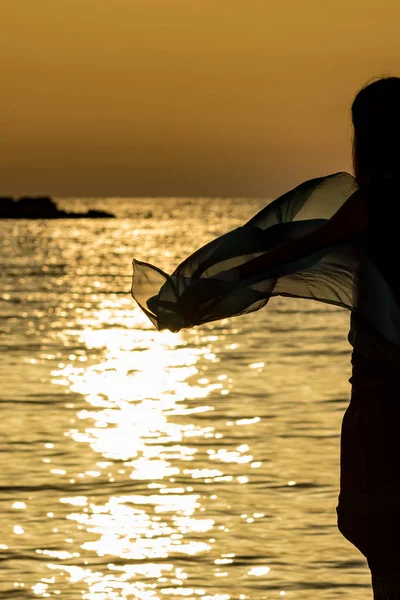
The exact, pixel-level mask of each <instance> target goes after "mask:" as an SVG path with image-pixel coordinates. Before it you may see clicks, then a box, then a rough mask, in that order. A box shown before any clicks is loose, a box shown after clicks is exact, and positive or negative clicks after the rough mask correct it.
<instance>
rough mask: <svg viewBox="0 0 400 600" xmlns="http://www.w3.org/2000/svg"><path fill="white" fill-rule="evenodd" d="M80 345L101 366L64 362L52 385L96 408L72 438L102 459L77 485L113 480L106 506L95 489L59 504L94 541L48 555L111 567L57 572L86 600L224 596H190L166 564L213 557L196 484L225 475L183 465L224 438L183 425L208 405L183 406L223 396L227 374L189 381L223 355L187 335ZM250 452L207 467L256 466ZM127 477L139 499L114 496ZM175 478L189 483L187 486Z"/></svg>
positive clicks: (110, 333) (134, 333)
mask: <svg viewBox="0 0 400 600" xmlns="http://www.w3.org/2000/svg"><path fill="white" fill-rule="evenodd" d="M103 313H104V311H103ZM102 316H103V318H106V317H107V315H106V314H103V315H102ZM80 342H81V343H83V344H84V345H85V346H86V347H87V348H88V352H89V353H90V351H93V350H95V351H100V352H101V353H102V360H101V361H100V362H97V363H96V362H94V363H93V364H84V365H82V361H81V360H80V359H79V358H80V357H77V356H76V355H71V356H70V360H71V362H70V363H69V364H64V363H60V364H59V368H58V369H55V370H54V371H53V373H52V375H53V377H54V380H53V382H54V383H56V384H59V385H64V386H68V387H69V388H70V389H71V391H73V392H76V393H78V394H80V395H83V396H84V397H85V400H86V402H87V405H88V407H87V408H80V409H79V410H78V411H77V412H76V419H74V426H73V427H71V429H70V430H69V431H67V432H65V435H66V436H69V437H70V438H71V439H72V440H73V441H74V442H75V443H77V444H88V445H89V446H90V447H91V449H92V451H93V452H94V453H95V455H99V458H100V460H99V461H97V462H96V464H95V466H93V468H90V469H88V470H87V471H85V472H84V473H79V474H78V476H75V477H74V478H72V479H70V483H71V484H75V483H76V482H77V481H78V480H79V481H82V482H85V481H87V480H90V481H91V482H92V481H94V479H95V478H96V479H98V480H99V485H100V483H101V485H102V486H104V485H106V486H107V482H108V485H109V486H111V487H110V488H109V490H108V492H109V495H108V498H107V499H106V500H105V501H103V502H102V501H100V499H97V498H96V495H97V494H96V493H93V488H92V493H91V495H90V497H89V494H88V495H78V494H76V495H69V496H66V495H65V496H63V497H61V498H60V502H61V503H62V504H64V505H70V506H71V509H74V510H72V511H71V512H70V513H69V514H68V515H67V519H68V520H69V521H72V522H75V524H76V527H77V536H78V531H79V532H82V531H85V532H86V534H87V537H86V540H85V541H83V542H82V543H81V544H80V549H81V552H80V553H68V552H67V553H61V554H60V553H58V554H57V552H53V553H52V552H49V551H48V550H46V549H42V550H41V552H42V553H46V554H47V555H49V556H53V557H58V558H61V559H63V560H66V559H68V558H73V557H74V558H79V560H78V563H79V561H82V559H84V557H85V555H87V556H93V554H95V555H97V556H98V557H99V558H104V557H106V560H107V568H106V574H105V573H104V572H103V571H104V568H103V570H102V571H101V572H100V571H99V572H98V571H94V570H92V569H91V568H90V567H89V566H85V565H81V566H78V565H77V564H75V565H69V566H68V565H66V564H62V565H60V564H56V563H54V564H53V563H51V564H49V565H48V566H49V568H51V569H53V570H57V571H59V573H60V575H61V574H63V576H67V577H68V578H69V581H70V583H77V582H79V581H81V582H84V583H85V585H86V590H87V593H84V592H82V597H83V598H88V599H92V598H103V597H104V598H114V597H115V598H116V597H132V598H158V597H159V596H158V595H157V592H156V589H155V588H157V589H158V588H160V586H161V589H162V593H163V595H164V594H167V595H172V596H180V595H184V596H191V597H201V598H214V597H216V596H209V595H206V592H205V590H204V589H200V588H190V587H185V588H183V587H182V586H183V584H184V582H185V580H186V579H187V577H188V575H187V574H186V573H185V572H184V571H183V570H182V569H181V568H179V567H177V566H175V565H174V564H173V563H174V561H171V562H172V564H170V563H169V562H165V561H167V560H168V559H171V558H173V557H177V556H187V557H189V556H195V555H198V554H204V553H207V552H208V551H209V550H210V549H211V544H212V541H211V540H212V539H213V538H209V535H210V532H211V530H212V529H213V528H214V527H215V526H216V523H215V520H214V519H213V518H201V516H200V513H201V512H202V511H204V508H202V502H201V494H199V493H194V491H193V486H192V485H191V482H195V481H198V480H201V481H202V482H203V481H204V482H209V481H212V480H218V479H220V480H222V479H223V478H224V473H223V471H221V470H220V469H218V468H208V467H204V468H197V467H196V468H193V469H191V468H184V465H185V464H190V461H192V460H193V459H194V455H195V454H196V452H197V450H196V448H195V447H193V445H191V443H190V442H191V441H192V440H193V438H213V437H215V438H220V437H222V436H221V434H220V433H217V432H215V431H214V428H213V427H212V426H210V425H208V426H202V425H201V424H195V423H193V422H188V420H187V419H185V417H187V416H188V415H191V414H192V415H194V414H200V413H205V412H212V411H213V410H214V407H213V406H208V405H207V404H205V403H204V402H202V403H201V406H190V405H188V404H186V403H185V401H188V400H191V399H205V398H206V397H207V396H208V395H209V394H210V392H211V391H213V390H221V389H222V388H223V385H224V383H223V381H224V380H225V379H226V376H221V377H219V378H218V381H217V382H216V383H210V381H209V380H208V378H200V379H198V380H197V382H194V383H189V381H188V380H189V378H192V380H193V381H194V379H193V376H195V375H197V374H198V369H197V367H196V364H197V362H198V360H199V358H200V357H203V358H204V360H211V361H213V360H217V359H216V357H215V354H214V353H213V352H210V347H209V346H206V345H205V346H204V347H196V348H195V347H191V346H189V345H187V344H186V343H185V342H184V340H183V339H182V338H181V336H180V335H179V334H172V333H170V332H161V333H160V332H155V331H148V330H143V329H141V328H136V329H135V328H133V329H131V330H126V329H121V328H117V327H114V328H108V329H106V330H94V329H92V328H90V327H87V328H86V329H85V330H83V331H81V333H80ZM247 449H248V447H247V446H242V447H239V448H237V449H236V451H234V452H230V453H227V452H225V453H224V451H223V450H222V449H220V450H218V451H215V452H214V451H212V452H210V451H207V452H208V457H209V459H214V460H215V459H219V460H220V461H221V462H224V461H227V462H229V461H237V462H248V461H251V460H252V457H251V456H250V455H249V456H244V455H243V452H245V451H246V450H247ZM82 451H84V450H83V449H82ZM116 467H119V468H118V469H116ZM121 467H123V468H122V469H121ZM69 475H70V474H68V476H69ZM121 476H122V477H123V478H124V482H125V484H124V490H126V489H127V487H126V481H127V480H128V481H131V482H132V488H133V489H135V490H136V489H138V492H137V493H132V494H126V493H122V494H118V493H115V489H116V488H115V487H112V486H115V485H117V486H118V485H119V482H120V481H121V480H122V477H121ZM176 477H180V479H181V483H180V484H179V485H176V483H175V478H176ZM79 478H80V479H79ZM230 479H231V478H230ZM182 482H183V483H182ZM92 485H93V484H92ZM103 499H104V489H103V490H102V494H101V500H103ZM76 509H80V510H76ZM78 537H79V536H78ZM214 541H215V540H214ZM67 555H68V556H67ZM116 559H117V563H115V560H116ZM160 560H161V561H162V562H161V563H159V562H157V561H160ZM113 561H114V562H113ZM132 561H133V562H132ZM149 561H151V562H149ZM86 562H87V561H86ZM217 574H218V575H221V573H220V572H218V573H216V574H215V575H217ZM141 579H144V581H141ZM130 580H131V581H130ZM132 580H135V581H134V582H132ZM155 582H157V583H155ZM177 586H181V587H177ZM35 593H36V594H38V593H40V591H39V590H36V591H35ZM104 594H109V595H104ZM118 594H122V596H120V595H118ZM220 597H222V596H220Z"/></svg>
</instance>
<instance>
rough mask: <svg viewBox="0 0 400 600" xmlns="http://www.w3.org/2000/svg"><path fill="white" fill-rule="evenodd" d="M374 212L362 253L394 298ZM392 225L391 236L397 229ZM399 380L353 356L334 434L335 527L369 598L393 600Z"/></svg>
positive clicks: (397, 560)
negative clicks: (358, 558)
mask: <svg viewBox="0 0 400 600" xmlns="http://www.w3.org/2000/svg"><path fill="white" fill-rule="evenodd" d="M396 189H397V190H398V191H397V195H396ZM399 190H400V186H393V185H391V186H389V185H388V188H387V195H386V197H385V199H383V198H382V196H381V198H380V199H379V200H378V202H383V201H385V202H386V201H389V202H391V201H392V202H397V203H398V204H399V209H400V194H399ZM381 191H382V190H381ZM378 209H379V206H377V205H376V204H375V205H374V204H373V202H371V201H369V226H368V235H367V252H368V255H369V256H370V258H371V259H372V260H373V261H374V262H375V264H376V265H377V266H378V268H379V270H380V271H381V272H382V274H383V275H384V276H385V279H386V280H387V281H388V283H389V285H390V287H391V289H392V291H393V293H394V295H395V296H396V298H400V293H399V288H400V285H399V284H400V276H399V275H398V274H397V269H393V265H394V263H395V262H397V261H395V259H396V255H397V252H398V251H397V248H396V246H397V244H398V242H399V240H398V234H396V232H395V231H394V230H393V232H388V222H387V219H386V221H385V222H384V223H383V221H381V218H380V215H382V214H383V211H382V210H381V211H379V210H378ZM392 223H393V225H394V226H395V227H396V228H397V224H398V221H397V220H396V222H392ZM391 234H392V235H391ZM390 268H391V269H392V270H390ZM399 304H400V302H399ZM362 328H363V322H362V320H361V319H360V318H359V317H358V316H356V315H354V314H353V315H352V330H351V332H350V334H349V335H355V336H357V334H358V333H357V332H359V335H362ZM358 347H359V348H360V344H358ZM399 375H400V373H399V370H398V368H396V366H395V365H393V364H390V363H389V362H388V361H387V360H385V359H384V358H382V357H380V356H379V354H378V353H377V352H376V350H374V349H373V348H372V347H370V346H368V345H367V344H366V345H365V349H363V351H362V352H361V351H359V350H357V349H355V348H354V349H353V353H352V376H351V378H350V383H351V384H352V391H351V400H350V404H349V407H348V408H347V410H346V412H345V415H344V418H343V423H342V432H341V460H340V466H341V478H340V495H339V503H338V506H337V514H338V527H339V530H340V531H341V533H342V534H343V535H344V537H346V538H347V539H348V540H349V541H350V542H352V543H353V544H354V545H355V546H356V547H357V548H358V549H359V550H360V551H361V552H362V554H364V556H365V557H366V558H367V561H368V565H369V567H370V570H371V573H372V577H373V584H375V585H374V592H375V593H376V594H378V595H376V596H375V597H376V598H392V597H393V598H400V592H399V595H397V594H396V591H395V590H396V589H398V590H400V388H399V381H400V377H399ZM381 577H382V578H384V579H382V580H381V579H380V578H381ZM387 577H390V579H386V578H387ZM388 582H389V583H390V582H391V584H392V586H393V591H390V586H389V583H388ZM385 586H386V587H385ZM383 587H384V588H385V591H386V593H385V591H384V590H383V589H380V588H383Z"/></svg>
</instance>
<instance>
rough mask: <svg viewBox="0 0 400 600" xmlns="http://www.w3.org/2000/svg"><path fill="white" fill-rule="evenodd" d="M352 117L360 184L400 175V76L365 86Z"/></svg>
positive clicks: (357, 173) (354, 106)
mask: <svg viewBox="0 0 400 600" xmlns="http://www.w3.org/2000/svg"><path fill="white" fill-rule="evenodd" d="M351 116H352V121H353V127H354V133H353V168H354V176H355V179H356V181H357V183H358V185H360V186H364V185H369V184H372V185H373V184H376V183H380V182H382V181H383V180H384V179H388V178H392V177H398V178H400V77H382V78H380V79H378V80H376V81H373V82H372V83H368V84H367V85H365V86H364V87H363V88H362V89H361V90H360V91H359V92H357V94H356V96H355V98H354V101H353V104H352V106H351Z"/></svg>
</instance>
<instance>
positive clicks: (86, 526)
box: [0, 198, 372, 600]
mask: <svg viewBox="0 0 400 600" xmlns="http://www.w3.org/2000/svg"><path fill="white" fill-rule="evenodd" d="M59 205H60V206H61V207H63V208H66V209H68V210H79V209H81V208H83V209H86V208H88V207H96V208H105V209H110V210H113V211H114V212H116V213H117V215H118V219H115V220H104V221H103V220H97V221H96V220H66V221H64V220H63V221H0V235H1V247H2V252H1V257H0V260H1V271H2V277H1V289H0V311H1V337H0V342H1V350H2V355H1V364H0V367H1V381H0V384H1V385H0V397H1V419H0V436H1V437H0V451H1V454H0V461H1V463H0V468H1V481H0V503H1V531H0V559H1V560H0V598H7V600H8V599H9V598H15V599H19V598H21V599H22V598H56V597H58V596H61V597H62V598H65V599H71V600H75V599H78V598H83V599H87V600H105V599H116V598H131V599H141V600H145V599H146V600H147V599H149V600H150V599H151V600H153V599H164V598H171V599H177V598H181V597H186V598H190V599H201V600H228V599H235V600H237V599H251V600H261V599H264V598H268V599H273V598H281V597H283V596H285V597H287V598H292V599H296V600H306V599H307V600H310V598H313V599H315V600H316V599H318V600H328V599H331V598H349V597H351V598H352V599H353V600H361V599H363V600H365V598H368V597H372V593H371V592H370V576H369V572H368V569H367V564H366V561H365V560H364V558H363V557H362V555H361V554H359V553H358V551H357V550H356V549H355V548H354V547H353V546H351V545H350V544H349V543H348V542H347V541H346V540H345V539H344V538H343V537H342V536H341V534H340V533H339V531H338V530H337V527H336V512H335V507H336V504H337V495H338V492H339V443H340V425H341V419H342V416H343V413H344V411H345V409H346V406H347V405H348V402H349V394H350V384H349V383H348V378H349V376H350V350H351V348H350V346H349V345H348V342H347V331H348V326H349V314H348V313H347V312H345V311H343V310H341V309H337V308H335V307H330V306H327V305H325V304H318V303H314V302H311V301H309V300H293V299H283V298H276V299H272V300H271V302H270V303H269V305H268V307H267V308H265V309H263V310H261V311H259V312H258V313H253V314H250V315H245V316H241V317H237V318H236V319H235V318H233V319H230V320H225V321H221V322H217V323H212V324H210V325H208V326H202V327H199V328H194V329H192V330H185V331H182V332H180V333H177V334H172V333H170V332H161V333H158V332H157V331H156V330H155V329H154V328H153V326H152V325H151V323H150V322H149V321H148V320H147V319H146V317H145V316H144V315H143V314H142V313H141V311H140V309H138V308H137V306H136V305H135V303H134V301H133V300H132V298H131V297H130V294H129V290H130V284H131V261H132V258H133V257H136V258H138V259H141V260H145V261H149V262H152V263H154V264H156V265H157V266H159V267H161V268H162V269H163V270H165V271H167V272H169V271H171V270H172V268H173V267H174V266H176V265H177V263H178V262H180V261H181V260H182V259H183V258H184V257H185V256H186V255H187V254H188V253H190V252H192V251H194V250H195V249H196V248H197V247H199V246H200V245H203V244H204V243H206V242H207V241H209V240H211V239H212V238H214V237H215V236H217V235H219V234H222V233H224V232H226V231H228V230H230V229H233V228H234V227H236V226H237V225H239V224H242V223H243V222H244V221H246V220H248V219H249V218H250V217H251V216H253V215H254V214H255V213H256V212H257V211H258V210H259V209H260V208H261V207H262V206H263V205H264V202H263V201H262V200H260V199H243V200H240V199H238V200H228V199H219V200H218V199H216V200H210V199H182V198H180V199H165V198H164V199H163V198H159V199H141V200H139V199H132V200H127V199H108V200H101V201H100V200H98V201H96V200H90V201H88V200H87V201H80V200H77V199H75V200H66V199H64V200H62V201H61V200H60V201H59Z"/></svg>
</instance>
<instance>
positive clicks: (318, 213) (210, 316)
mask: <svg viewBox="0 0 400 600" xmlns="http://www.w3.org/2000/svg"><path fill="white" fill-rule="evenodd" d="M352 121H353V126H354V137H353V166H354V175H355V177H354V178H353V177H352V176H351V175H350V174H348V173H344V172H341V173H335V174H332V175H328V176H325V177H320V178H317V179H313V180H310V181H306V182H304V183H302V184H301V185H299V186H297V187H296V188H295V189H293V190H291V191H289V192H287V193H286V194H284V195H283V196H281V197H279V198H277V199H276V200H274V201H273V202H272V203H271V204H269V205H267V206H266V207H265V208H263V209H262V210H261V211H260V212H259V213H258V214H257V215H255V217H253V218H252V219H251V220H250V221H249V222H248V223H246V224H245V225H244V226H242V227H238V228H237V229H235V230H233V231H231V232H229V233H227V234H225V235H222V236H220V237H219V238H217V239H215V240H213V241H211V242H210V243H209V244H206V245H205V246H203V247H202V248H200V249H199V250H197V251H196V252H194V253H193V254H192V255H191V256H189V257H188V258H187V259H185V260H184V261H183V262H182V263H181V264H180V265H179V266H178V267H177V268H176V269H175V271H174V273H173V274H172V275H167V274H166V273H164V272H163V271H162V270H161V269H159V268H157V267H154V266H153V265H150V264H149V263H144V262H141V261H137V260H134V261H133V262H134V277H133V284H132V295H133V297H134V298H135V300H136V301H137V302H138V304H139V306H140V307H141V308H142V310H143V311H144V312H145V313H146V315H147V316H148V317H149V318H150V319H151V321H152V322H153V323H154V325H156V327H157V328H158V329H159V330H160V329H165V328H167V329H169V330H171V331H179V330H180V329H182V328H184V327H193V326H195V325H201V324H203V323H208V322H211V321H215V320H219V319H222V318H226V317H232V316H237V315H242V314H244V313H247V312H251V311H255V310H259V309H260V308H262V307H264V306H265V305H266V304H267V303H268V301H269V299H270V298H271V297H273V296H278V295H280V296H289V297H298V298H309V299H313V300H317V301H320V302H326V303H329V304H333V305H336V306H341V307H344V308H347V309H348V310H350V311H351V329H350V333H349V338H348V339H349V341H350V343H351V344H352V346H353V352H352V376H351V378H350V383H351V384H352V391H351V401H350V404H349V407H348V408H347V410H346V413H345V415H344V418H343V424H342V435H341V481H340V494H339V502H338V506H337V515H338V527H339V530H340V531H341V533H342V534H343V535H344V537H346V538H347V539H348V540H349V541H350V542H352V543H353V544H354V545H355V546H356V547H357V548H358V549H359V550H360V551H361V552H362V554H363V555H364V556H365V557H366V559H367V561H368V565H369V568H370V570H371V574H372V587H373V590H374V598H375V599H378V600H384V599H387V600H389V599H390V600H394V599H399V600H400V388H399V382H400V377H399V375H400V277H399V265H398V258H399V250H398V248H399V246H398V244H399V243H400V230H399V227H400V225H399V223H400V78H398V77H385V78H381V79H378V80H376V81H374V82H372V83H370V84H369V85H367V86H365V87H364V88H363V89H361V90H360V91H359V92H358V93H357V95H356V97H355V99H354V102H353V104H352Z"/></svg>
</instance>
